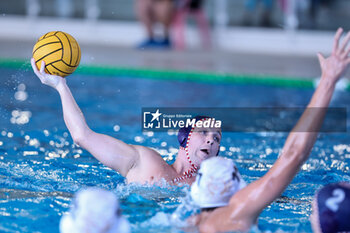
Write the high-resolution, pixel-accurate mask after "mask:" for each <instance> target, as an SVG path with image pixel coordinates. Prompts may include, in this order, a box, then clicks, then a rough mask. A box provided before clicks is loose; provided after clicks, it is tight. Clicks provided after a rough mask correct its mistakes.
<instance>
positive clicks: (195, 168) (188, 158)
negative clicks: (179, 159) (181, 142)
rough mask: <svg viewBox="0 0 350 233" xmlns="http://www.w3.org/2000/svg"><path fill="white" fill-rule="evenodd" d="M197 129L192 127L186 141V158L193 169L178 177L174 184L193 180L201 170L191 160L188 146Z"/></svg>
mask: <svg viewBox="0 0 350 233" xmlns="http://www.w3.org/2000/svg"><path fill="white" fill-rule="evenodd" d="M207 119H209V118H203V119H201V121H202V120H207ZM194 128H195V127H192V129H191V131H190V133H189V134H188V137H187V141H186V147H185V151H186V158H187V161H188V162H189V163H190V165H191V168H190V169H188V170H187V171H186V172H184V173H183V174H182V176H180V177H177V178H175V179H174V180H173V182H174V183H177V182H180V181H183V180H185V179H188V178H191V177H193V175H194V174H197V171H198V169H199V167H198V166H196V165H195V164H193V162H192V160H191V158H190V154H189V153H188V144H189V143H190V139H191V135H192V133H193V130H194Z"/></svg>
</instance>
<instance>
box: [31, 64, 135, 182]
mask: <svg viewBox="0 0 350 233" xmlns="http://www.w3.org/2000/svg"><path fill="white" fill-rule="evenodd" d="M31 64H32V67H33V70H34V73H35V74H36V76H37V77H38V78H39V79H40V81H41V82H42V83H43V84H45V85H48V86H51V87H53V88H54V89H56V90H57V91H58V93H59V95H60V97H61V102H62V108H63V117H64V122H65V123H66V126H67V128H68V130H69V132H70V134H71V136H72V138H73V140H74V142H75V143H77V144H78V145H80V146H81V147H83V148H84V149H86V150H88V151H89V152H90V153H91V154H92V155H93V156H94V157H95V158H96V159H98V160H99V161H100V162H101V163H103V164H104V165H106V166H108V167H110V168H112V169H114V170H116V171H118V172H119V173H121V175H123V176H124V177H125V176H126V175H127V173H128V172H129V170H130V169H131V168H132V167H134V166H135V164H137V162H138V160H139V153H138V150H137V148H136V147H135V146H132V145H128V144H126V143H124V142H122V141H120V140H117V139H115V138H112V137H110V136H107V135H103V134H99V133H96V132H94V131H92V130H91V129H90V128H89V126H88V125H87V124H86V121H85V118H84V115H83V113H82V111H81V110H80V108H79V106H78V105H77V103H76V101H75V100H74V97H73V95H72V93H71V91H70V89H69V87H68V85H67V83H66V79H64V78H62V77H60V76H55V75H49V74H47V73H45V71H44V67H45V63H44V62H42V65H41V69H40V71H39V70H38V68H37V66H36V65H35V60H34V59H33V58H32V60H31Z"/></svg>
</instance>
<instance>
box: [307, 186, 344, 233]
mask: <svg viewBox="0 0 350 233" xmlns="http://www.w3.org/2000/svg"><path fill="white" fill-rule="evenodd" d="M310 221H311V225H312V229H313V231H314V232H315V233H335V232H350V183H345V182H343V183H336V184H329V185H327V186H325V187H323V188H322V189H321V190H320V191H318V192H317V194H316V196H315V199H314V200H313V202H312V214H311V216H310Z"/></svg>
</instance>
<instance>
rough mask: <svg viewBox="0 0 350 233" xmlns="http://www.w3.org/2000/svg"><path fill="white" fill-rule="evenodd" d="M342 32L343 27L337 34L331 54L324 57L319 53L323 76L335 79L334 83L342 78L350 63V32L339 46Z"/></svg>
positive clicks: (330, 79) (331, 79)
mask: <svg viewBox="0 0 350 233" xmlns="http://www.w3.org/2000/svg"><path fill="white" fill-rule="evenodd" d="M342 34H343V29H342V28H339V29H338V30H337V32H336V34H335V38H334V44H333V50H332V54H331V56H329V57H327V58H324V57H323V55H322V54H321V53H318V54H317V56H318V60H319V62H320V66H321V70H322V78H323V79H327V80H329V81H333V82H334V84H335V83H336V82H337V81H338V80H339V79H340V78H341V76H342V75H343V73H345V71H346V69H347V67H348V66H349V64H350V58H349V52H350V47H348V44H349V40H350V32H348V33H347V34H346V37H345V39H344V41H343V43H342V44H341V46H339V40H340V37H341V35H342Z"/></svg>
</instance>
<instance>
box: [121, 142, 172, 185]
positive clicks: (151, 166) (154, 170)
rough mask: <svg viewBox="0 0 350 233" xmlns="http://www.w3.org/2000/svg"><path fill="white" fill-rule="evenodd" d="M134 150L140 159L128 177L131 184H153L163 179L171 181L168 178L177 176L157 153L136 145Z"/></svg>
mask: <svg viewBox="0 0 350 233" xmlns="http://www.w3.org/2000/svg"><path fill="white" fill-rule="evenodd" d="M134 148H135V149H136V150H137V151H138V154H139V159H138V161H137V163H136V164H135V166H134V167H133V168H131V169H130V171H129V173H128V174H127V176H126V178H127V179H128V181H129V182H139V183H150V184H153V183H155V182H158V181H160V180H161V179H162V178H165V180H166V181H169V179H167V177H173V176H174V175H175V174H174V175H173V174H172V173H175V170H174V169H173V168H172V167H171V166H170V165H169V164H168V163H167V162H166V161H164V159H163V158H162V156H161V155H160V154H159V153H158V152H157V151H155V150H153V149H151V148H149V147H145V146H138V145H135V146H134Z"/></svg>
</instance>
